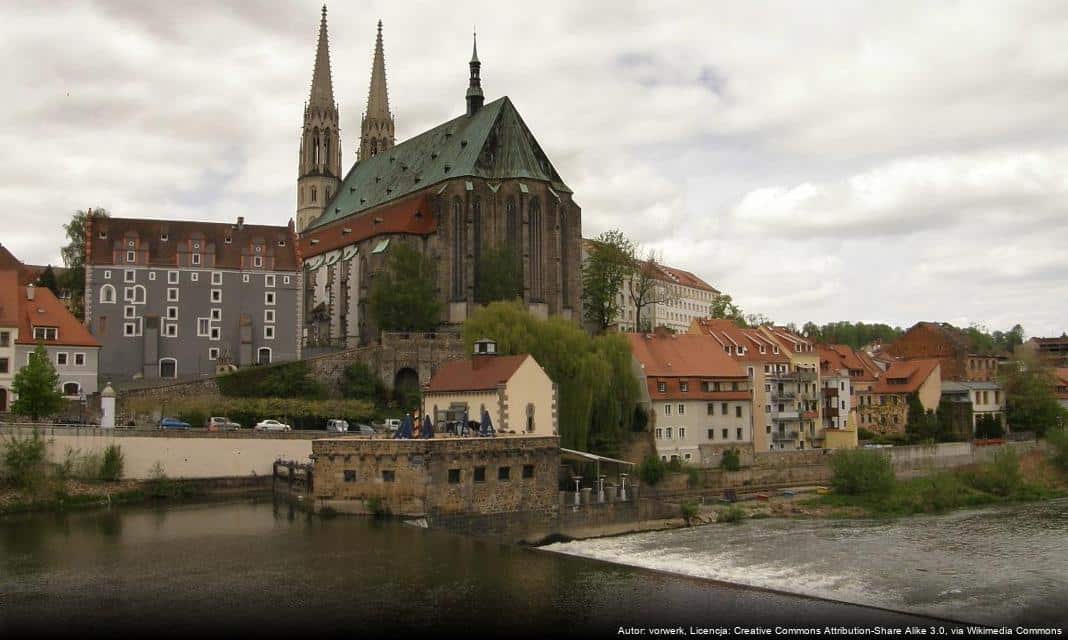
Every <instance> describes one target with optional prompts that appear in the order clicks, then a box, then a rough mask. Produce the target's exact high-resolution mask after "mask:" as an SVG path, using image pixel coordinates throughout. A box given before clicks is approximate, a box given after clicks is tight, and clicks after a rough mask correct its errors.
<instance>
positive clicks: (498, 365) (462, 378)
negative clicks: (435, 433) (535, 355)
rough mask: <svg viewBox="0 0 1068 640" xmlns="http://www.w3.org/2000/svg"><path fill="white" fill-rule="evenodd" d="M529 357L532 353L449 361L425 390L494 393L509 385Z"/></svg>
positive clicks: (436, 373) (430, 391)
mask: <svg viewBox="0 0 1068 640" xmlns="http://www.w3.org/2000/svg"><path fill="white" fill-rule="evenodd" d="M529 357H531V356H530V354H529V353H524V354H520V355H516V356H480V357H476V358H471V359H468V360H450V361H448V362H446V363H445V364H443V365H441V366H440V367H438V370H437V371H436V372H435V373H434V377H432V378H431V379H430V383H429V384H428V385H427V388H426V391H427V392H428V393H445V392H464V391H493V390H495V389H496V388H497V385H499V384H507V382H508V381H509V380H510V379H511V378H512V375H513V374H515V372H516V371H517V370H518V369H519V367H520V366H521V365H522V364H523V363H524V362H525V361H526V359H527V358H529Z"/></svg>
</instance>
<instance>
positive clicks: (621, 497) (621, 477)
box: [619, 473, 627, 502]
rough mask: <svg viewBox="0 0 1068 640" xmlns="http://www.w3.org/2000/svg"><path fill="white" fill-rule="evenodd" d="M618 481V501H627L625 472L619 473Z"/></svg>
mask: <svg viewBox="0 0 1068 640" xmlns="http://www.w3.org/2000/svg"><path fill="white" fill-rule="evenodd" d="M619 482H620V489H619V501H620V502H626V501H627V474H625V473H621V474H619Z"/></svg>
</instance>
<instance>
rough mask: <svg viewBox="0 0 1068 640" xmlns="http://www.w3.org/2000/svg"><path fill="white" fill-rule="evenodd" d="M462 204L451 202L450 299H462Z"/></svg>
mask: <svg viewBox="0 0 1068 640" xmlns="http://www.w3.org/2000/svg"><path fill="white" fill-rule="evenodd" d="M464 253H465V252H464V204H463V201H462V200H460V198H453V201H452V297H453V299H454V300H463V299H464Z"/></svg>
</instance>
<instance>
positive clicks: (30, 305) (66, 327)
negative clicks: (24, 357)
mask: <svg viewBox="0 0 1068 640" xmlns="http://www.w3.org/2000/svg"><path fill="white" fill-rule="evenodd" d="M29 289H30V287H28V286H27V287H23V286H20V287H18V288H17V293H16V295H17V296H18V305H19V318H18V319H19V339H18V340H17V342H18V344H37V343H38V342H43V343H44V344H45V345H46V346H50V347H53V346H71V347H75V346H77V347H99V346H100V343H99V342H97V340H96V338H94V337H93V336H92V334H90V333H89V330H88V329H86V328H85V325H83V324H82V323H81V322H79V321H78V319H77V318H75V317H74V316H73V315H72V314H71V312H70V311H69V310H67V307H66V306H64V304H63V303H62V302H60V301H59V299H58V298H56V296H55V294H53V293H52V292H51V291H50V290H48V289H47V288H45V287H33V300H30V299H29V297H28V295H29ZM34 327H55V328H56V334H57V335H56V339H55V340H40V341H39V340H35V339H34V337H33V328H34Z"/></svg>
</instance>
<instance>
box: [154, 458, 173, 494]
mask: <svg viewBox="0 0 1068 640" xmlns="http://www.w3.org/2000/svg"><path fill="white" fill-rule="evenodd" d="M174 494H175V487H174V483H173V482H171V480H170V478H168V477H167V474H166V473H165V472H164V471H163V463H161V462H160V461H159V460H157V461H156V464H154V465H152V469H150V470H149V472H148V495H149V497H151V498H170V497H171V496H173V495H174Z"/></svg>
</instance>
